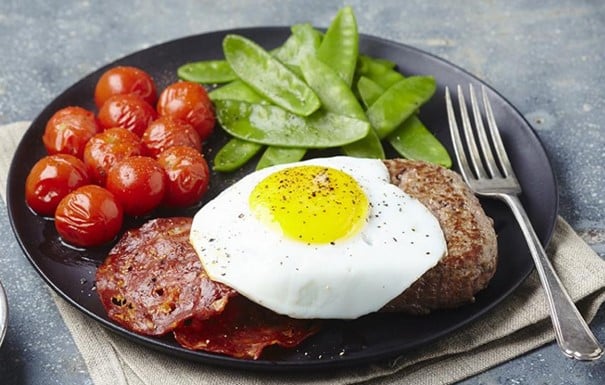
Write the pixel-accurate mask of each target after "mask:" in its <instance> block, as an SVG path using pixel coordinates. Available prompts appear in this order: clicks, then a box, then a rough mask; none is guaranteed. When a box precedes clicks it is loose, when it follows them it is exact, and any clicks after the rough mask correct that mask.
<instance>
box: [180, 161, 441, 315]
mask: <svg viewBox="0 0 605 385" xmlns="http://www.w3.org/2000/svg"><path fill="white" fill-rule="evenodd" d="M190 240H191V243H192V245H193V247H194V248H195V250H196V252H197V253H198V255H199V257H200V259H201V262H202V264H203V266H204V268H205V270H206V272H207V273H208V275H209V276H210V278H212V279H213V280H215V281H218V282H222V283H224V284H226V285H228V286H230V287H232V288H233V289H235V290H236V291H237V292H239V293H240V294H242V295H244V296H245V297H247V298H249V299H250V300H252V301H254V302H256V303H258V304H259V305H261V306H264V307H266V308H269V309H271V310H273V311H275V312H277V313H279V314H284V315H288V316H290V317H293V318H324V319H326V318H339V319H353V318H358V317H360V316H362V315H365V314H369V313H372V312H375V311H377V310H379V309H380V308H382V307H383V306H384V305H385V304H387V303H388V302H389V301H390V300H392V299H394V298H395V297H397V296H398V295H399V294H401V293H402V292H403V291H404V290H405V289H407V288H408V287H409V286H410V285H411V284H412V283H413V282H414V281H415V280H417V279H418V278H419V277H420V276H421V275H422V274H424V273H425V272H426V271H427V270H429V269H430V268H431V267H433V266H435V265H436V264H437V263H438V262H439V260H440V259H441V258H442V257H443V256H444V255H445V254H446V252H447V250H446V243H445V238H444V235H443V232H442V230H441V228H440V226H439V223H438V221H437V219H436V218H435V217H434V216H433V215H432V214H431V213H430V211H429V210H428V209H427V208H426V207H425V206H424V205H423V204H422V203H420V202H419V201H418V200H416V199H414V198H412V197H410V196H409V195H407V194H406V193H404V192H403V191H402V190H401V189H399V188H398V187H397V186H395V185H393V184H391V183H390V182H389V172H388V170H387V169H386V167H385V165H384V164H383V162H382V161H380V160H376V159H360V158H350V157H344V156H340V157H333V158H317V159H311V160H307V161H302V162H296V163H290V164H286V165H278V166H274V167H269V168H266V169H262V170H259V171H256V172H253V173H251V174H249V175H247V176H245V177H244V178H242V179H241V180H239V181H238V182H236V183H235V184H233V185H232V186H230V187H229V188H227V189H226V190H224V191H223V192H222V193H221V194H219V195H218V196H217V197H216V198H215V199H213V200H212V201H210V202H208V203H207V204H206V205H205V206H204V207H202V208H201V209H200V210H199V212H198V213H196V215H195V217H194V219H193V224H192V228H191V233H190Z"/></svg>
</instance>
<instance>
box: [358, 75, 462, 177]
mask: <svg viewBox="0 0 605 385" xmlns="http://www.w3.org/2000/svg"><path fill="white" fill-rule="evenodd" d="M357 87H358V89H359V94H360V95H361V97H362V99H363V102H364V103H365V104H369V105H372V104H373V103H374V102H375V101H376V100H377V99H378V98H379V97H380V95H382V93H383V92H384V89H383V88H382V87H380V86H379V85H378V84H376V83H374V82H373V81H372V80H370V79H368V78H366V77H364V76H362V77H360V78H359V81H358V82H357ZM387 140H388V142H389V143H390V144H391V146H393V148H394V149H395V151H397V153H398V154H399V155H401V156H403V157H404V158H407V159H415V160H425V161H427V162H431V163H436V164H440V165H442V166H444V167H448V168H449V167H451V166H452V159H451V158H450V155H449V154H448V152H447V150H446V149H445V147H443V145H442V144H441V142H439V140H438V139H437V138H435V136H433V134H432V133H431V132H430V131H429V129H428V128H426V126H425V125H424V123H422V121H421V120H420V119H419V118H418V116H416V115H415V114H413V115H412V116H410V117H409V118H407V119H406V120H405V121H404V122H403V123H402V124H401V125H399V127H397V128H396V129H395V130H394V131H393V132H392V133H390V134H389V135H388V136H387Z"/></svg>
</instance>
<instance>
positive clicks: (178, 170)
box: [158, 146, 210, 207]
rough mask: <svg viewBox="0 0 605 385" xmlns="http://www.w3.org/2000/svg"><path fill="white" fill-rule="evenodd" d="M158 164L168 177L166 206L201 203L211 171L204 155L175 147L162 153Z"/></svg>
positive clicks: (189, 148)
mask: <svg viewBox="0 0 605 385" xmlns="http://www.w3.org/2000/svg"><path fill="white" fill-rule="evenodd" d="M158 162H159V163H160V165H161V166H162V167H163V168H164V171H165V172H166V175H167V176H168V187H167V191H166V197H165V199H164V203H165V204H166V205H168V206H179V207H185V206H191V205H193V204H195V203H197V202H199V201H200V199H201V198H202V196H203V195H204V193H205V192H206V191H207V190H208V184H209V182H210V170H209V168H208V163H207V162H206V159H204V157H203V156H202V154H200V153H199V152H198V151H196V150H194V149H193V148H191V147H185V146H175V147H171V148H169V149H168V150H166V151H164V152H162V153H161V154H160V156H159V157H158Z"/></svg>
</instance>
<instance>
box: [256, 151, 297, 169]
mask: <svg viewBox="0 0 605 385" xmlns="http://www.w3.org/2000/svg"><path fill="white" fill-rule="evenodd" d="M306 153H307V150H306V149H305V148H295V147H276V146H270V147H267V149H266V150H265V152H263V155H262V156H261V157H260V159H259V160H258V163H257V164H256V169H257V170H260V169H262V168H265V167H269V166H275V165H276V164H284V163H292V162H298V161H299V160H301V159H302V158H303V157H304V156H305V154H306Z"/></svg>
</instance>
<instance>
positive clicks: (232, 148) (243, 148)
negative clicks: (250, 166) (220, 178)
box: [213, 138, 263, 172]
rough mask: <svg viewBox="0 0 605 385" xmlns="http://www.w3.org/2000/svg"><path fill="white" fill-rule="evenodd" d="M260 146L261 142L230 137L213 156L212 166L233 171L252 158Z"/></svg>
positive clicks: (217, 169)
mask: <svg viewBox="0 0 605 385" xmlns="http://www.w3.org/2000/svg"><path fill="white" fill-rule="evenodd" d="M262 148H263V145H262V144H258V143H252V142H248V141H245V140H241V139H238V138H232V139H231V140H229V141H228V142H227V143H226V144H225V145H224V146H223V147H221V149H220V150H218V152H217V153H216V155H215V156H214V161H213V163H214V164H213V168H214V169H215V170H216V171H222V172H231V171H235V170H237V169H238V168H240V167H242V166H243V165H244V164H246V162H248V161H249V160H250V159H252V157H254V155H256V154H257V153H258V152H259V151H260V150H261V149H262Z"/></svg>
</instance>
